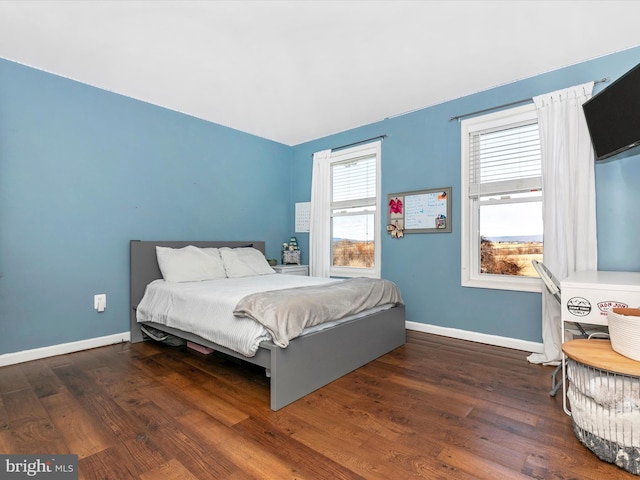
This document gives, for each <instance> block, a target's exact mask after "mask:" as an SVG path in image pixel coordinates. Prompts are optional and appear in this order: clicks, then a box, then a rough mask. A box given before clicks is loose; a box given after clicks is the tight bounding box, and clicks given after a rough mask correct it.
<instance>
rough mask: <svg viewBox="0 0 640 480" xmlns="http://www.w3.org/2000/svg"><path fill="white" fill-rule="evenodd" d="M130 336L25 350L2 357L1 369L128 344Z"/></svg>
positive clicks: (101, 338)
mask: <svg viewBox="0 0 640 480" xmlns="http://www.w3.org/2000/svg"><path fill="white" fill-rule="evenodd" d="M130 336H131V335H130V332H122V333H115V334H113V335H107V336H106V337H97V338H89V339H87V340H80V341H78V342H71V343H62V344H60V345H52V346H50V347H42V348H34V349H33V350H23V351H22V352H15V353H5V354H3V355H0V367H4V366H6V365H14V364H16V363H22V362H30V361H31V360H39V359H41V358H47V357H55V356H56V355H64V354H65V353H73V352H79V351H81V350H89V349H90V348H97V347H104V346H106V345H113V344H114V343H121V342H128V341H129V338H130Z"/></svg>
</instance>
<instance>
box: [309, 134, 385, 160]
mask: <svg viewBox="0 0 640 480" xmlns="http://www.w3.org/2000/svg"><path fill="white" fill-rule="evenodd" d="M388 136H389V135H387V134H386V133H384V134H382V135H378V136H377V137H371V138H365V139H364V140H359V141H357V142H353V143H347V144H346V145H340V146H339V147H333V148H332V149H331V151H332V152H335V151H336V150H342V149H343V148H348V147H353V146H354V145H360V144H361V143H366V142H370V141H372V140H378V139H379V138H382V139H385V138H387V137H388ZM311 156H312V157H313V153H312V154H311Z"/></svg>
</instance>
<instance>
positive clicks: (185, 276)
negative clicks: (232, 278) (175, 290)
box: [156, 245, 227, 282]
mask: <svg viewBox="0 0 640 480" xmlns="http://www.w3.org/2000/svg"><path fill="white" fill-rule="evenodd" d="M156 258H157V259H158V266H159V267H160V272H162V278H164V279H165V280H166V281H167V282H199V281H202V280H213V279H215V278H225V277H226V276H227V274H226V272H225V269H224V264H223V263H222V258H221V257H220V251H219V250H218V249H217V248H198V247H194V246H193V245H188V246H186V247H184V248H168V247H156Z"/></svg>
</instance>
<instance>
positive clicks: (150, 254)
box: [129, 240, 264, 343]
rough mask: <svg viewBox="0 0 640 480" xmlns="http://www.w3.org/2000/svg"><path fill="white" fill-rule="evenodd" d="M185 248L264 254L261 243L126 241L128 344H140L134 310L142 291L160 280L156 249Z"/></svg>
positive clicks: (140, 333) (138, 328)
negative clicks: (250, 250) (249, 248)
mask: <svg viewBox="0 0 640 480" xmlns="http://www.w3.org/2000/svg"><path fill="white" fill-rule="evenodd" d="M187 245H193V246H196V247H200V248H220V247H231V248H238V247H247V246H252V247H253V248H255V249H256V250H260V251H261V252H262V253H264V242H263V241H228V242H226V241H188V240H184V241H183V240H178V241H151V240H145V241H142V240H131V241H130V242H129V254H130V257H129V262H130V263H129V266H130V271H129V280H130V284H129V289H130V295H131V297H130V298H131V300H130V302H131V303H130V311H129V315H130V319H129V320H130V332H131V342H132V343H135V342H140V341H142V339H143V338H142V332H141V331H140V327H139V325H138V322H137V321H136V312H135V310H134V308H135V307H136V306H137V305H138V303H139V302H140V300H142V296H143V295H144V291H145V288H146V287H147V285H148V284H149V283H151V282H152V281H154V280H157V279H158V278H162V274H161V273H160V267H159V266H158V260H157V259H156V246H160V247H169V248H182V247H186V246H187Z"/></svg>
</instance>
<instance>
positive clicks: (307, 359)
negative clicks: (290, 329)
mask: <svg viewBox="0 0 640 480" xmlns="http://www.w3.org/2000/svg"><path fill="white" fill-rule="evenodd" d="M188 245H192V246H195V247H198V248H223V247H229V248H239V247H247V246H252V247H253V248H254V249H257V250H259V251H260V252H262V253H264V242H262V241H140V240H132V241H131V242H130V295H131V311H130V331H131V337H130V338H131V342H132V343H136V342H141V341H143V340H145V339H146V338H145V337H146V336H145V335H144V334H143V332H142V330H141V326H142V324H141V323H140V322H138V319H137V316H136V309H137V307H138V305H139V304H140V302H141V300H142V298H143V296H144V294H145V290H146V288H147V286H148V285H149V284H150V283H152V282H154V281H155V280H158V279H162V278H163V277H162V273H161V271H160V267H159V265H158V260H157V256H156V247H167V248H172V249H178V248H183V247H186V246H188ZM275 275H279V274H275ZM143 324H144V325H147V326H149V327H153V328H154V329H157V330H160V331H162V332H166V333H168V334H170V335H174V336H176V337H179V338H182V339H184V340H186V341H189V342H192V343H194V344H197V345H201V346H204V347H207V348H210V349H213V350H215V351H218V352H221V353H224V354H226V355H230V356H232V357H235V358H238V359H241V360H245V361H247V362H249V363H252V364H254V365H258V366H260V367H263V368H265V370H266V372H267V373H268V375H269V377H270V384H271V386H270V406H271V409H272V410H274V411H275V410H279V409H280V408H282V407H284V406H286V405H288V404H290V403H292V402H294V401H296V400H298V399H300V398H302V397H304V396H305V395H307V394H309V393H311V392H313V391H315V390H317V389H318V388H320V387H322V386H324V385H327V384H328V383H330V382H332V381H333V380H336V379H337V378H340V377H341V376H343V375H345V374H347V373H349V372H351V371H353V370H355V369H356V368H359V367H361V366H363V365H365V364H366V363H368V362H370V361H372V360H374V359H376V358H378V357H380V356H382V355H384V354H385V353H388V352H390V351H391V350H394V349H395V348H397V347H399V346H401V345H403V344H404V343H405V339H406V333H405V309H404V305H403V304H398V305H395V306H393V307H391V308H387V309H384V310H379V311H375V312H374V313H371V314H366V315H363V316H357V317H355V318H352V319H349V320H347V321H343V322H341V323H338V324H336V325H333V326H331V327H329V328H321V329H318V330H316V331H313V332H312V333H305V334H304V335H302V336H299V337H297V338H294V339H293V340H291V341H290V342H289V343H288V345H287V346H286V348H283V347H280V346H278V345H276V344H275V343H274V341H272V340H264V341H261V342H260V343H259V346H258V348H257V350H256V352H255V354H254V355H253V356H246V355H243V354H241V353H238V352H237V351H235V350H233V349H230V348H228V347H225V346H223V345H220V344H218V343H216V342H213V341H211V340H208V339H206V338H203V337H202V336H200V335H198V334H195V333H193V332H191V331H188V330H183V329H179V328H175V327H171V326H167V325H163V324H160V323H155V322H143Z"/></svg>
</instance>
